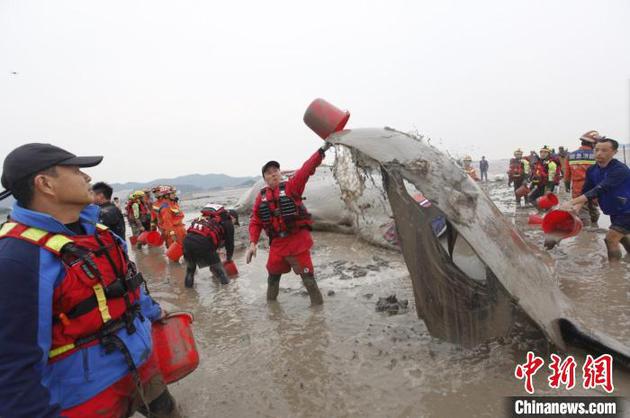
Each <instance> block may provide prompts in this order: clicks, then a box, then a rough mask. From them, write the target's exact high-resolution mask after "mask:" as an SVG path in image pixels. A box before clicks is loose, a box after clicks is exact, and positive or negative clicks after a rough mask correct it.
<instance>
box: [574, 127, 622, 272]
mask: <svg viewBox="0 0 630 418" xmlns="http://www.w3.org/2000/svg"><path fill="white" fill-rule="evenodd" d="M618 148H619V143H618V142H617V141H615V140H614V139H610V138H602V139H600V140H599V142H598V143H597V145H595V161H596V164H594V165H592V166H591V167H589V168H588V170H587V171H586V182H585V183H584V188H583V189H582V195H580V196H578V197H576V198H575V199H573V200H571V201H570V202H567V203H565V204H564V205H562V209H566V210H572V209H573V210H575V211H576V213H577V212H579V210H580V209H581V208H582V206H583V205H584V204H585V203H586V202H587V201H589V200H590V199H595V198H596V199H597V200H598V202H599V206H600V207H601V208H602V211H603V212H604V213H605V214H606V215H609V216H610V229H609V230H608V233H607V234H606V239H605V240H604V241H605V242H606V249H607V251H608V260H609V261H611V262H614V261H618V260H619V259H621V248H620V246H619V244H620V243H621V244H622V245H623V246H624V248H625V249H626V251H627V252H628V253H630V237H629V236H628V235H629V234H630V169H629V168H628V166H626V165H625V164H624V163H622V162H621V161H619V160H617V159H615V158H613V157H614V156H615V154H616V153H617V149H618Z"/></svg>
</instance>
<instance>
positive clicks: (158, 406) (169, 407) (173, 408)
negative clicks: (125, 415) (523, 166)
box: [138, 389, 182, 418]
mask: <svg viewBox="0 0 630 418" xmlns="http://www.w3.org/2000/svg"><path fill="white" fill-rule="evenodd" d="M138 412H140V413H141V414H142V415H144V416H145V417H151V418H181V417H182V414H181V412H180V411H179V408H178V406H177V404H176V403H175V399H173V396H172V395H171V394H170V393H169V391H168V389H166V390H164V392H162V394H161V395H160V396H158V397H157V398H156V399H154V400H153V401H151V403H149V409H148V410H147V408H146V407H145V406H144V405H143V406H140V407H139V408H138Z"/></svg>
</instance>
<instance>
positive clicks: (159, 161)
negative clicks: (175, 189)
mask: <svg viewBox="0 0 630 418" xmlns="http://www.w3.org/2000/svg"><path fill="white" fill-rule="evenodd" d="M629 22H630V2H629V1H627V0H619V1H595V0H593V1H576V0H565V1H549V0H546V1H519V2H514V1H505V0H497V1H457V2H449V1H444V0H435V1H395V0H388V1H385V0H381V1H378V2H375V1H338V0H337V1H325V0H318V1H309V2H300V1H295V0H294V1H286V2H277V1H270V0H266V1H251V2H250V1H221V2H216V1H185V0H178V1H168V2H167V1H157V0H151V1H133V0H124V1H112V0H108V1H98V2H96V1H85V0H80V1H61V0H55V1H44V0H42V1H29V0H0V157H2V158H1V159H0V162H1V161H2V160H4V156H6V154H7V153H8V152H9V151H10V150H11V149H13V148H15V147H16V146H18V145H20V144H23V143H26V142H51V143H54V144H57V145H60V146H62V147H64V148H67V149H68V150H70V151H72V152H75V153H77V154H84V155H93V154H102V155H105V159H104V161H103V163H102V164H101V166H99V167H97V168H94V169H90V171H89V173H90V174H91V175H92V177H93V178H94V179H95V180H103V179H104V180H107V181H112V182H113V181H132V180H133V181H146V180H151V179H153V178H156V177H171V176H177V175H183V174H191V173H202V174H205V173H226V174H230V175H235V176H241V175H258V174H259V172H260V166H261V165H262V164H263V163H264V162H265V161H267V160H269V159H278V160H279V161H280V162H281V164H282V165H283V167H285V168H291V167H294V166H296V165H298V164H300V163H301V162H302V161H303V160H304V159H305V158H306V157H308V156H309V155H310V153H312V152H313V151H314V150H315V149H316V147H318V146H320V145H321V140H320V139H319V137H317V136H316V135H315V134H314V133H312V132H311V131H310V130H309V129H308V128H307V127H306V126H305V125H304V123H303V122H302V116H303V113H304V110H305V109H306V107H307V106H308V104H309V103H310V101H311V100H313V99H314V98H316V97H323V98H326V99H327V100H329V101H330V102H332V103H334V104H336V105H337V106H338V107H341V108H343V109H348V110H350V112H351V114H352V116H351V117H350V121H349V123H348V125H347V127H348V128H356V127H380V126H386V125H387V126H392V127H395V128H397V129H400V130H404V131H408V130H414V129H417V130H418V131H419V132H421V133H424V134H427V135H429V136H431V137H432V138H433V140H434V143H435V144H438V146H440V147H441V148H443V149H448V150H449V151H451V153H460V154H465V153H470V154H471V155H472V156H473V158H475V159H478V158H479V157H480V156H481V155H486V156H487V157H489V158H491V159H494V158H504V157H508V156H510V155H511V154H512V151H513V149H514V148H515V147H522V148H524V149H525V150H526V151H527V150H529V149H533V148H536V149H538V148H540V146H542V145H544V144H550V145H554V146H558V145H563V144H564V145H568V146H570V147H572V148H573V147H574V146H575V145H576V143H577V138H578V137H579V136H580V135H581V134H582V133H583V132H585V131H587V130H589V129H598V130H600V132H602V133H603V134H605V135H607V136H610V137H613V138H618V139H620V140H621V142H629V141H628V137H629V129H630V105H629V101H630V24H629ZM13 72H17V74H13Z"/></svg>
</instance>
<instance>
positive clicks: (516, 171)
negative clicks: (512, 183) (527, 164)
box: [508, 158, 525, 180]
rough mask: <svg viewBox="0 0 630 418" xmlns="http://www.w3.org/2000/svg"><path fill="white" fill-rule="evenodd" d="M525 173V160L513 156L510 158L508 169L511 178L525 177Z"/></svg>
mask: <svg viewBox="0 0 630 418" xmlns="http://www.w3.org/2000/svg"><path fill="white" fill-rule="evenodd" d="M524 174H525V170H524V168H523V161H522V160H521V159H517V158H512V159H511V160H510V168H509V171H508V176H509V177H510V180H514V179H520V178H523V176H524Z"/></svg>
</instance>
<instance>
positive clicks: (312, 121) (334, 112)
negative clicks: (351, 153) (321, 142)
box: [304, 99, 350, 139]
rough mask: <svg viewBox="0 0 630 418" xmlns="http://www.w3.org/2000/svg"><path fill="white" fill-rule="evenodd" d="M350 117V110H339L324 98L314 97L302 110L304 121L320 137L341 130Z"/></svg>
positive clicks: (323, 137) (324, 137)
mask: <svg viewBox="0 0 630 418" xmlns="http://www.w3.org/2000/svg"><path fill="white" fill-rule="evenodd" d="M348 119H350V112H348V111H347V110H345V111H344V110H340V109H338V108H336V107H335V106H333V105H332V104H330V103H328V102H327V101H326V100H324V99H315V100H313V101H312V102H311V104H310V105H309V106H308V108H307V109H306V112H304V123H306V125H307V126H308V127H309V128H311V129H312V130H313V131H314V132H315V133H316V134H317V135H319V137H320V138H322V139H326V138H328V137H329V136H330V135H331V134H334V133H335V132H338V131H341V130H342V129H343V128H344V127H345V126H346V123H348Z"/></svg>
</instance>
